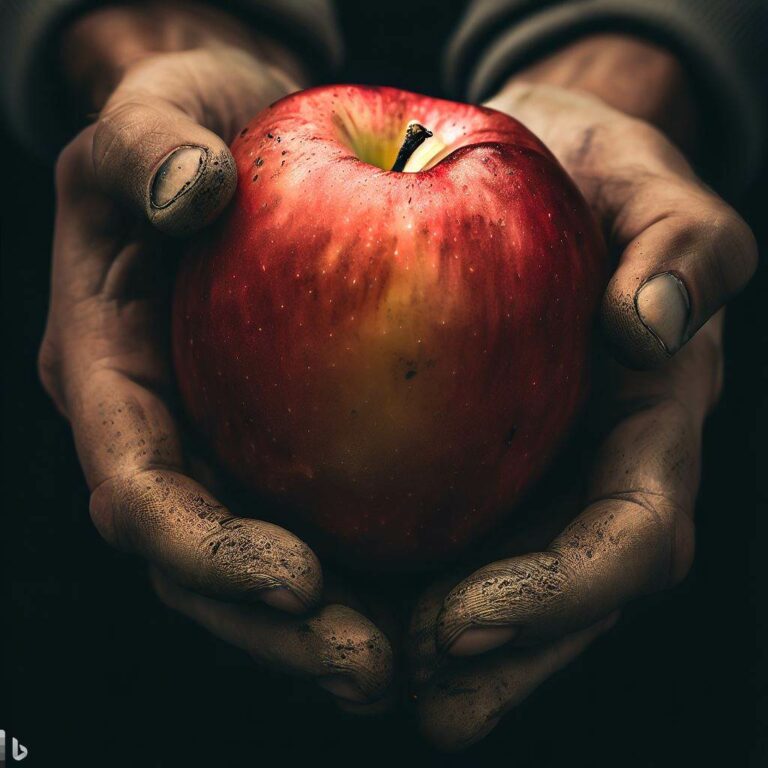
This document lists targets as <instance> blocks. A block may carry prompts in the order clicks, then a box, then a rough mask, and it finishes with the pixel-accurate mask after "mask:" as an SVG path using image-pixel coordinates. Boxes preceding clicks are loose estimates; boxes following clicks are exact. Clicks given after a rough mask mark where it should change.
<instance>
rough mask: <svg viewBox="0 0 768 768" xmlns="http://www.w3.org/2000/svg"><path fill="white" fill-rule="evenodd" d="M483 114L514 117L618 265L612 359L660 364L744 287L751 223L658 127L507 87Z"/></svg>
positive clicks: (753, 260)
mask: <svg viewBox="0 0 768 768" xmlns="http://www.w3.org/2000/svg"><path fill="white" fill-rule="evenodd" d="M487 106H489V107H492V108H494V109H498V110H501V111H503V112H507V113H509V114H511V115H512V116H513V117H516V118H517V119H518V120H520V121H521V122H522V123H524V124H525V125H526V126H528V128H530V129H531V130H532V131H533V132H534V133H535V134H536V135H537V136H538V137H539V138H540V139H541V140H542V141H543V142H544V143H545V144H546V145H547V147H549V149H550V150H552V152H553V153H554V154H555V156H556V157H557V159H558V160H559V161H560V163H561V164H562V165H563V166H564V167H565V169H566V170H567V171H568V173H569V174H570V175H571V177H572V178H573V179H574V180H575V181H576V184H577V185H578V186H579V188H580V189H581V191H582V193H583V195H584V197H585V198H586V199H587V202H588V203H589V204H590V206H591V208H592V210H593V212H594V214H595V216H596V217H597V219H598V221H599V223H600V224H601V225H602V226H603V229H604V232H605V234H606V237H607V239H608V242H609V245H610V247H611V250H612V252H613V253H614V254H615V256H616V258H617V263H616V264H615V271H614V273H613V277H612V279H611V281H610V283H609V285H608V288H607V290H606V292H605V296H604V299H603V303H602V313H601V314H602V317H601V320H602V326H603V331H604V333H605V336H606V337H607V339H608V340H609V342H610V343H611V347H612V351H613V352H614V353H615V354H616V355H617V356H618V357H619V359H621V360H622V361H623V362H625V363H626V364H628V365H630V366H632V367H637V368H648V367H653V366H656V365H660V364H662V363H664V362H665V361H666V360H668V359H669V358H670V357H671V356H673V355H674V354H675V353H676V352H677V351H678V350H679V349H680V348H681V347H682V346H683V345H684V344H685V343H687V342H688V341H689V340H690V339H691V338H692V337H693V336H694V335H695V334H696V332H697V331H698V330H699V328H701V327H702V326H703V325H704V324H705V323H706V322H707V320H708V319H709V318H710V317H712V316H713V315H714V314H715V313H716V312H717V311H718V310H719V309H720V308H721V307H722V306H723V305H724V304H725V303H726V302H727V301H728V300H729V299H731V298H732V297H733V296H735V295H736V294H737V293H738V292H739V291H740V290H741V289H742V288H743V287H744V286H745V285H746V283H747V282H748V281H749V279H750V277H751V276H752V274H753V273H754V270H755V268H756V266H757V247H756V244H755V239H754V237H753V235H752V232H751V231H750V229H749V227H748V226H747V225H746V224H745V223H744V221H743V220H742V219H741V217H740V216H739V215H738V214H737V213H736V212H735V211H734V210H733V208H731V207H730V206H729V205H728V204H727V203H725V202H724V201H723V200H721V199H720V198H719V197H718V196H717V195H715V194H714V193H713V192H712V191H711V190H710V189H709V188H708V187H707V186H706V185H704V184H703V183H702V182H701V181H700V180H699V179H698V178H697V177H696V175H695V174H694V172H693V171H692V169H691V167H690V165H689V164H688V162H687V161H686V159H685V158H684V156H683V154H682V153H681V152H680V151H679V150H678V149H677V148H676V147H675V146H674V145H673V144H672V143H671V141H669V140H668V139H667V138H666V137H665V136H664V134H663V133H661V131H659V130H657V129H656V128H654V127H653V126H652V125H650V124H649V123H647V122H645V121H643V120H640V119H637V118H635V117H631V116H629V115H627V114H624V113H622V112H620V111H618V110H616V109H613V108H612V107H609V106H608V105H607V104H605V103H604V102H602V101H601V100H600V99H598V98H596V97H594V96H592V95H589V94H587V93H581V92H577V91H571V90H566V89H563V88H557V87H553V86H549V85H543V84H536V83H529V82H514V83H512V84H511V85H510V86H508V87H507V88H506V89H504V90H502V91H501V92H500V93H499V94H498V95H497V96H496V97H495V98H493V99H492V100H491V101H489V102H488V103H487Z"/></svg>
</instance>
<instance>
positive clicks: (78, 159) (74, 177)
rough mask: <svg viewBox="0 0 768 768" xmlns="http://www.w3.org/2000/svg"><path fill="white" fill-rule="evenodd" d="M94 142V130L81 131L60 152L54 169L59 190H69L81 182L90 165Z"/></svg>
mask: <svg viewBox="0 0 768 768" xmlns="http://www.w3.org/2000/svg"><path fill="white" fill-rule="evenodd" d="M92 142H93V130H92V128H90V127H89V128H86V129H85V130H83V131H81V132H80V133H79V134H78V135H77V136H75V138H74V139H72V141H70V142H69V144H67V145H66V146H65V147H64V148H63V149H62V150H61V151H60V152H59V154H58V156H57V158H56V162H55V167H54V179H55V182H56V189H57V190H59V191H62V190H68V189H70V188H71V187H73V186H75V185H76V184H77V183H78V181H80V180H81V177H82V176H83V169H84V168H87V167H88V165H89V157H90V149H91V146H92Z"/></svg>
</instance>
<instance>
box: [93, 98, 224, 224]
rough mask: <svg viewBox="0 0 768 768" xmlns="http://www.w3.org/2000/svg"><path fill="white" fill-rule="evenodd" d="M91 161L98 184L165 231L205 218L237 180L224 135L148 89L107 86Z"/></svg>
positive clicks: (213, 212)
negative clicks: (132, 94) (124, 94)
mask: <svg viewBox="0 0 768 768" xmlns="http://www.w3.org/2000/svg"><path fill="white" fill-rule="evenodd" d="M93 163H94V170H95V173H96V178H97V180H98V182H99V184H100V186H101V187H102V188H104V189H105V190H106V191H107V192H111V193H113V194H115V195H116V196H118V197H121V198H123V199H125V200H127V201H129V202H130V203H132V204H133V205H134V206H135V207H136V209H137V210H138V211H139V212H140V213H142V214H143V215H145V216H146V218H147V219H148V220H149V221H150V222H151V223H152V224H153V225H154V226H155V227H156V228H157V229H159V230H160V231H161V232H164V233H166V234H169V235H177V236H180V235H185V234H188V233H190V232H193V231H195V230H197V229H199V228H201V227H203V226H205V225H206V224H208V223H209V222H210V221H212V220H213V219H214V218H215V217H216V216H217V215H218V214H219V213H220V212H221V210H222V209H223V208H224V206H225V205H226V204H227V203H228V202H229V200H230V198H231V197H232V195H233V193H234V191H235V187H236V185H237V170H236V167H235V161H234V158H233V157H232V155H231V153H230V151H229V149H228V148H227V145H226V144H225V143H224V141H222V139H221V138H219V137H218V136H217V135H216V134H215V133H213V132H212V131H209V130H208V129H207V128H203V127H202V126H201V125H199V124H198V123H197V122H196V121H195V120H193V119H192V118H191V117H190V116H189V115H188V114H187V113H185V112H184V111H182V110H181V109H180V108H179V107H177V106H175V105H174V104H173V103H171V102H170V101H167V100H165V99H163V98H160V97H157V96H154V95H152V96H142V97H141V98H126V99H123V98H121V94H120V92H119V91H117V92H116V93H115V95H114V97H113V98H112V99H111V100H110V102H109V103H108V104H107V107H106V108H105V110H104V111H103V113H102V115H101V118H100V120H99V122H98V125H97V128H96V133H95V136H94V141H93Z"/></svg>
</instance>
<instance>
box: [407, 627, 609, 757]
mask: <svg viewBox="0 0 768 768" xmlns="http://www.w3.org/2000/svg"><path fill="white" fill-rule="evenodd" d="M617 618H618V617H617V616H611V617H609V618H608V619H606V620H604V621H602V622H600V623H599V624H596V625H594V626H592V627H589V628H588V629H584V630H581V631H580V632H577V633H574V634H572V635H569V636H567V637H564V638H562V639H560V640H557V641H556V642H554V643H552V644H550V645H547V646H544V647H542V648H536V649H535V650H517V651H515V652H513V653H507V654H506V655H504V656H499V655H498V654H497V655H495V656H493V657H485V658H482V659H477V660H473V661H472V662H471V663H465V664H464V665H462V667H461V668H460V669H446V670H444V671H443V672H442V673H440V674H439V676H438V677H436V678H435V679H434V680H433V681H432V682H430V683H429V685H428V686H427V688H426V689H425V690H424V691H423V692H422V694H421V695H420V696H419V699H418V711H419V723H420V728H421V731H422V733H423V734H424V736H425V737H426V738H427V739H428V740H429V741H430V742H431V743H432V744H434V745H435V746H436V747H437V748H438V749H441V750H443V751H447V752H450V751H456V750H460V749H465V748H466V747H468V746H470V745H471V744H474V743H475V742H477V741H479V740H480V739H482V738H484V737H485V736H487V735H488V734H489V733H490V732H491V731H492V730H493V729H494V728H495V727H496V726H497V725H498V723H499V721H500V720H501V718H502V717H503V716H504V715H505V714H507V713H508V712H509V711H510V710H511V709H513V708H514V707H516V706H518V705H519V704H520V703H521V702H522V701H523V700H524V699H525V698H526V697H528V696H529V695H530V694H531V693H532V692H533V691H534V690H535V689H536V688H538V687H539V686H540V685H541V684H542V683H543V682H544V681H545V680H546V679H547V678H549V677H551V676H552V675H553V674H555V673H556V672H557V671H559V670H560V669H562V668H563V667H565V666H566V665H567V664H569V663H570V662H571V661H572V660H573V659H574V658H576V656H578V655H579V654H580V653H582V652H583V651H584V650H585V649H586V648H587V646H588V645H589V644H590V643H592V642H593V641H594V640H595V639H596V638H597V637H598V636H599V635H601V634H602V633H604V632H606V631H607V630H608V629H609V628H610V627H611V626H612V625H613V624H614V623H615V621H616V619H617Z"/></svg>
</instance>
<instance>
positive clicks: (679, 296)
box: [635, 272, 690, 355]
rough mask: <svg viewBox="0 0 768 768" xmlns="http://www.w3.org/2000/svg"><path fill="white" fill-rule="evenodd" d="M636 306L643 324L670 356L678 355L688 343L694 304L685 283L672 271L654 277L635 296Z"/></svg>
mask: <svg viewBox="0 0 768 768" xmlns="http://www.w3.org/2000/svg"><path fill="white" fill-rule="evenodd" d="M635 307H636V308H637V314H638V316H639V317H640V320H641V321H642V323H643V325H644V326H645V327H646V328H647V329H648V330H649V331H650V332H651V333H652V334H653V335H654V336H655V337H656V339H657V340H658V341H659V343H660V344H661V346H662V347H663V348H664V351H665V352H667V354H670V355H672V354H674V353H675V352H677V350H678V349H680V347H681V346H682V345H683V341H685V332H686V329H687V327H688V314H689V310H690V301H689V299H688V291H687V290H686V289H685V285H683V282H682V280H680V279H679V278H677V277H675V275H673V274H671V273H670V272H665V273H663V274H660V275H654V276H653V277H651V278H649V279H648V280H646V281H645V283H643V285H642V286H641V287H640V290H639V291H638V292H637V295H636V296H635Z"/></svg>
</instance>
